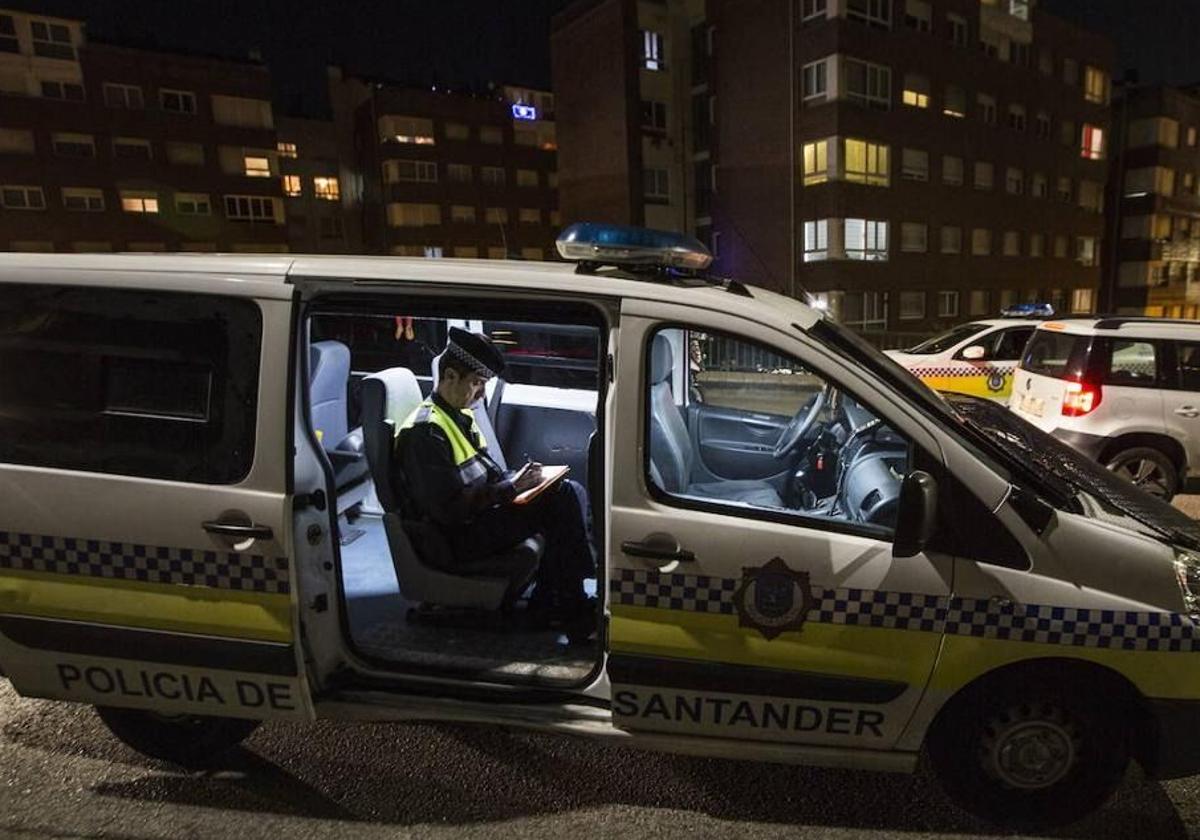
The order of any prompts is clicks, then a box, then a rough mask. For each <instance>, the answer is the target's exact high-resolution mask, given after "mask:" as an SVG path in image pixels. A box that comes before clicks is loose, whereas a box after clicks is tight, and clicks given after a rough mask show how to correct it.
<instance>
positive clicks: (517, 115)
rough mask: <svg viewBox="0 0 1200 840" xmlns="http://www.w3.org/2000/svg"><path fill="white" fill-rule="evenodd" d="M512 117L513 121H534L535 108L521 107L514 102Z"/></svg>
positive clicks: (535, 115) (535, 117)
mask: <svg viewBox="0 0 1200 840" xmlns="http://www.w3.org/2000/svg"><path fill="white" fill-rule="evenodd" d="M512 115H513V119H514V120H536V119H537V108H535V107H534V106H533V105H522V104H520V103H517V102H514V103H513V106H512Z"/></svg>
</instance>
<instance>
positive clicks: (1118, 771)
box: [928, 684, 1129, 828]
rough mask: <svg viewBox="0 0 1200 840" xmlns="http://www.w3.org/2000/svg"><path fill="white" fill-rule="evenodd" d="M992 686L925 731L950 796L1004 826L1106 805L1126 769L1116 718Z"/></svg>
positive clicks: (1096, 707) (1095, 707) (1047, 691)
mask: <svg viewBox="0 0 1200 840" xmlns="http://www.w3.org/2000/svg"><path fill="white" fill-rule="evenodd" d="M991 688H992V690H989V691H987V692H984V691H973V692H969V693H968V694H967V695H966V696H963V697H960V698H958V699H956V700H954V701H951V705H950V706H948V707H947V708H946V709H945V710H944V711H943V712H942V714H941V715H940V716H939V717H938V720H937V722H936V723H935V726H934V728H933V730H932V731H931V732H930V734H929V739H928V749H929V757H930V759H931V761H932V763H933V766H934V769H935V771H936V773H937V776H938V779H939V781H940V782H941V784H942V787H943V789H944V790H945V791H946V793H947V794H949V795H950V797H951V798H952V799H954V800H955V802H957V803H958V805H959V806H960V807H962V808H964V809H965V810H967V811H970V812H971V813H973V814H975V815H976V816H979V817H982V818H983V819H985V820H987V821H989V822H992V823H995V824H997V825H1001V826H1005V827H1009V828H1034V827H1041V826H1052V825H1061V824H1064V823H1069V822H1074V821H1075V820H1077V819H1080V818H1081V817H1083V816H1085V815H1086V814H1088V813H1090V812H1091V811H1093V810H1095V809H1096V808H1099V807H1100V806H1101V805H1102V804H1104V802H1105V801H1106V800H1107V799H1108V797H1109V796H1110V795H1111V794H1112V792H1113V790H1115V789H1116V787H1117V785H1119V784H1120V782H1121V779H1122V778H1123V777H1124V775H1125V769H1126V767H1128V765H1129V746H1128V738H1127V736H1126V732H1125V728H1124V726H1123V724H1122V722H1121V719H1120V717H1119V716H1118V715H1117V714H1114V712H1112V711H1108V710H1106V709H1105V708H1103V707H1102V706H1101V705H1100V704H1099V703H1097V702H1094V701H1092V700H1091V699H1089V698H1081V697H1078V696H1075V695H1074V694H1072V693H1068V692H1065V691H1056V690H1054V688H1053V687H1051V686H1046V687H1045V688H1035V687H1033V686H1030V687H1029V688H1027V689H1025V690H1020V691H1017V690H1012V689H1009V690H1005V689H1004V688H999V690H995V689H997V688H998V687H997V686H995V685H994V684H993V685H992V686H991Z"/></svg>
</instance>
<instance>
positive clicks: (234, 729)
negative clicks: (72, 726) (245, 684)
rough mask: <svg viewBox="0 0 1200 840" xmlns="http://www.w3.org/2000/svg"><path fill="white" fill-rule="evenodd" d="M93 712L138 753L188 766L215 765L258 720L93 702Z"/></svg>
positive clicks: (255, 726) (252, 728)
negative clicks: (147, 709)
mask: <svg viewBox="0 0 1200 840" xmlns="http://www.w3.org/2000/svg"><path fill="white" fill-rule="evenodd" d="M96 713H97V714H98V715H99V716H100V720H102V721H103V722H104V725H105V726H107V727H108V729H109V731H110V732H112V734H113V735H116V736H117V738H119V739H120V740H121V741H123V742H124V743H125V744H126V745H127V746H130V747H133V749H135V750H137V751H138V752H140V753H141V754H142V755H148V756H150V757H151V758H157V759H159V760H161V761H169V762H171V763H172V764H178V765H179V766H181V767H186V768H188V769H189V770H198V769H204V768H209V767H213V766H216V765H218V764H219V763H220V761H221V759H222V758H223V757H224V756H225V754H226V753H228V752H229V751H230V750H232V749H233V748H234V747H236V746H237V745H238V744H240V743H241V742H242V741H244V740H245V739H246V737H247V736H248V735H249V734H250V733H251V732H253V731H254V730H255V729H256V728H257V727H258V724H259V721H257V720H242V719H240V718H222V717H206V716H202V715H164V714H159V713H157V712H147V711H142V710H140V709H118V708H114V707H112V706H97V707H96Z"/></svg>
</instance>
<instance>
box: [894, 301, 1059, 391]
mask: <svg viewBox="0 0 1200 840" xmlns="http://www.w3.org/2000/svg"><path fill="white" fill-rule="evenodd" d="M1053 314H1054V310H1053V309H1052V308H1051V307H1050V306H1049V305H1048V304H1042V303H1025V304H1017V305H1015V306H1011V307H1008V308H1007V309H1005V310H1004V312H1003V315H1002V317H1000V318H989V319H986V320H981V321H970V322H968V323H966V324H959V325H958V326H956V327H952V328H951V329H949V330H947V331H946V332H944V333H941V334H940V335H937V336H934V337H933V338H930V339H928V340H926V341H923V342H921V343H920V344H917V345H916V346H914V347H910V348H908V349H907V350H888V351H886V352H887V354H888V355H889V356H891V357H892V358H893V359H895V360H896V362H897V363H899V364H900V365H901V366H903V367H905V368H907V369H908V370H909V371H911V372H912V373H913V374H914V375H915V376H916V377H917V378H918V379H920V380H921V381H922V382H924V383H925V384H926V385H928V386H929V387H930V388H933V389H934V390H935V391H953V392H955V393H959V394H972V395H974V396H977V397H988V398H989V399H994V400H1007V399H1008V396H1009V394H1010V393H1011V392H1012V377H1013V371H1015V370H1016V368H1017V363H1018V362H1020V361H1021V351H1022V350H1024V349H1025V342H1027V341H1028V340H1029V338H1030V336H1032V335H1033V331H1034V329H1035V328H1036V327H1037V325H1038V324H1040V323H1042V321H1043V320H1044V319H1045V318H1048V317H1050V316H1051V315H1053Z"/></svg>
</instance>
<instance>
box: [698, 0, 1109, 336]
mask: <svg viewBox="0 0 1200 840" xmlns="http://www.w3.org/2000/svg"><path fill="white" fill-rule="evenodd" d="M711 5H712V10H713V14H712V20H713V23H714V25H715V27H716V31H717V33H718V56H719V62H720V66H719V73H718V78H719V87H718V90H717V101H718V102H719V103H720V106H719V109H718V115H717V116H718V119H717V126H718V133H719V135H720V145H721V168H720V179H719V180H720V188H719V191H718V193H717V201H716V208H717V209H716V212H715V219H714V225H715V228H716V229H717V230H719V231H720V232H721V243H722V248H721V256H720V258H719V259H720V261H719V264H720V265H721V266H722V267H723V268H724V269H726V270H728V271H731V272H737V273H745V274H748V275H753V274H755V273H758V272H762V273H764V275H765V278H766V279H768V280H770V281H772V283H773V284H774V285H776V286H777V287H779V288H782V289H784V290H786V291H789V292H791V293H793V294H795V292H796V290H797V289H799V288H804V289H807V290H808V291H809V292H811V293H813V294H815V295H816V297H817V299H818V300H819V301H821V302H823V303H824V304H825V305H826V306H828V307H829V308H830V309H831V310H832V311H833V312H834V313H835V314H836V315H837V316H838V317H839V318H840V319H841V320H842V322H843V323H846V324H848V325H850V326H852V327H855V328H857V329H859V330H863V331H891V332H912V333H923V332H930V331H932V330H935V329H939V328H941V327H943V326H947V325H949V324H951V323H954V322H956V321H960V320H964V319H966V318H970V317H979V316H983V315H991V314H995V313H997V312H999V311H1000V310H1001V309H1003V308H1004V307H1006V306H1008V305H1010V304H1012V303H1016V302H1021V301H1034V300H1039V301H1048V302H1050V303H1052V304H1053V305H1054V306H1055V308H1056V310H1058V311H1070V312H1089V311H1093V310H1094V308H1095V305H1096V294H1097V290H1098V288H1099V286H1100V254H1101V245H1102V236H1103V230H1104V223H1103V219H1104V216H1103V205H1104V191H1105V183H1106V180H1107V168H1108V160H1107V159H1108V157H1109V148H1108V146H1109V141H1110V138H1111V132H1110V116H1109V115H1110V108H1109V97H1110V93H1109V91H1110V80H1111V68H1112V64H1113V49H1112V46H1111V45H1110V44H1109V43H1108V42H1107V41H1106V40H1105V39H1104V38H1102V37H1100V36H1097V35H1093V34H1090V33H1087V32H1084V31H1082V30H1080V29H1078V28H1075V27H1072V26H1070V25H1068V24H1067V23H1065V22H1064V21H1062V20H1060V19H1057V18H1054V17H1052V16H1051V15H1048V14H1046V13H1044V12H1042V11H1041V10H1040V9H1038V8H1037V7H1036V4H1035V2H1034V1H1033V0H1028V1H1027V0H801V1H800V2H799V3H796V4H772V3H769V2H759V3H758V6H760V7H761V10H758V9H756V10H755V12H753V13H748V11H747V10H746V9H745V3H743V2H735V1H734V0H713V3H712V4H711ZM789 7H790V8H789ZM759 11H761V13H758V12H759ZM789 67H791V68H792V72H788V68H789ZM751 82H753V83H754V86H755V87H757V90H755V92H754V93H753V94H751V95H750V96H746V97H741V98H739V97H738V96H737V93H738V92H740V91H745V90H747V89H748V88H749V87H750V86H751ZM789 103H790V104H789ZM781 164H782V165H781ZM788 164H790V169H791V171H790V173H789V172H787V166H788Z"/></svg>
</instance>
